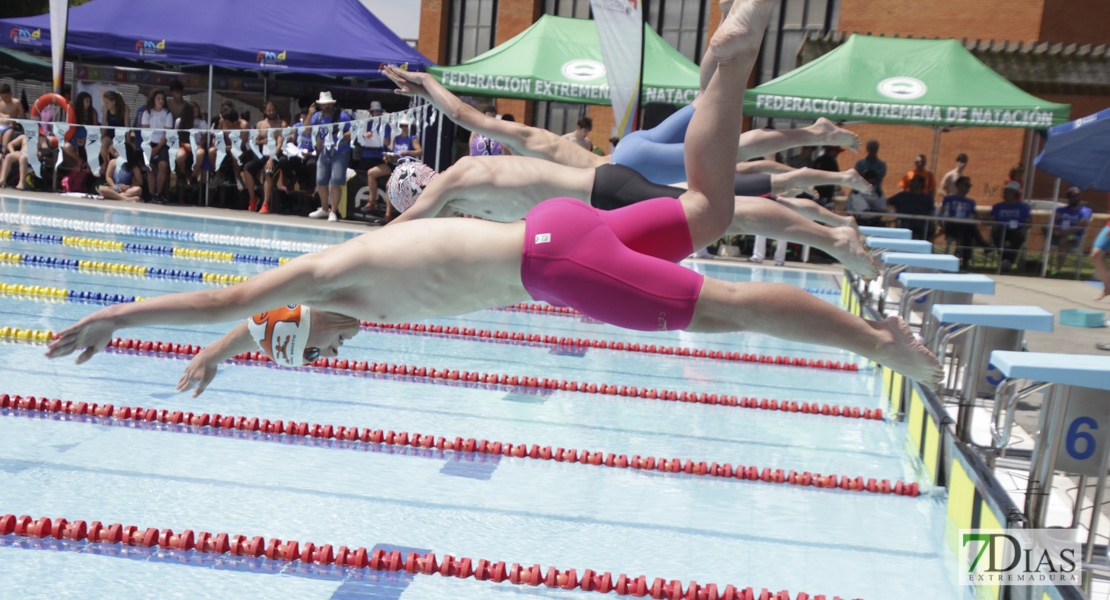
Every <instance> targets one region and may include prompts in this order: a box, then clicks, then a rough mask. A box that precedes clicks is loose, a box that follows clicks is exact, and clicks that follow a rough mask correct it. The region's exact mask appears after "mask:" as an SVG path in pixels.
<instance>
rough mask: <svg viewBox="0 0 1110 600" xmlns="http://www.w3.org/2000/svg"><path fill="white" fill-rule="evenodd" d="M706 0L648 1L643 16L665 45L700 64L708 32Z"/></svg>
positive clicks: (707, 4)
mask: <svg viewBox="0 0 1110 600" xmlns="http://www.w3.org/2000/svg"><path fill="white" fill-rule="evenodd" d="M709 2H710V0H648V1H647V2H645V3H644V11H645V15H644V18H645V19H647V22H648V24H649V25H651V28H652V29H654V30H655V32H656V33H658V34H659V35H660V37H662V38H663V39H664V40H666V41H667V43H668V44H670V45H671V46H674V48H675V49H676V50H678V51H679V52H681V53H682V55H683V56H685V57H686V58H688V59H690V60H691V61H693V62H694V64H701V57H702V54H704V53H705V44H706V40H707V39H708V38H707V34H708V31H709Z"/></svg>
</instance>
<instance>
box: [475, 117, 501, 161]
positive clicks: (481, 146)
mask: <svg viewBox="0 0 1110 600" xmlns="http://www.w3.org/2000/svg"><path fill="white" fill-rule="evenodd" d="M482 113H483V114H485V115H486V116H487V117H490V118H497V109H495V108H494V107H492V106H487V107H486V108H485V109H483V110H482ZM502 148H503V147H502V146H501V142H499V141H497V140H493V139H490V138H488V137H486V136H484V135H482V134H480V133H477V132H471V133H470V155H471V156H497V155H499V154H501V151H502Z"/></svg>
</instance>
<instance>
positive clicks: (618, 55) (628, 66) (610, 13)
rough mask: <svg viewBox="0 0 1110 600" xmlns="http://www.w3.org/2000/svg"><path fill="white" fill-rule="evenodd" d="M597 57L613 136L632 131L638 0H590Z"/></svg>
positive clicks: (639, 45)
mask: <svg viewBox="0 0 1110 600" xmlns="http://www.w3.org/2000/svg"><path fill="white" fill-rule="evenodd" d="M590 8H592V9H593V13H594V21H595V22H596V23H597V37H598V40H599V41H600V42H601V56H602V58H603V60H604V61H605V72H606V75H607V76H608V78H609V100H610V101H611V102H612V104H613V118H614V119H615V121H616V123H617V137H621V138H623V137H624V136H625V135H626V134H627V133H629V132H630V131H632V126H633V125H634V122H633V121H634V119H635V117H636V106H637V102H638V100H639V98H638V96H639V89H640V70H641V69H640V64H641V62H642V61H643V51H644V41H643V40H644V17H643V5H642V4H641V3H640V0H590Z"/></svg>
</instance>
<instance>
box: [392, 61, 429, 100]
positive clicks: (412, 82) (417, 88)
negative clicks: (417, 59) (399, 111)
mask: <svg viewBox="0 0 1110 600" xmlns="http://www.w3.org/2000/svg"><path fill="white" fill-rule="evenodd" d="M385 76H386V77H388V78H390V79H392V80H393V83H394V84H396V85H397V89H396V90H395V92H396V93H398V94H404V95H406V96H420V97H421V98H428V97H429V94H428V88H426V87H424V78H425V77H430V75H428V74H427V73H419V72H413V71H402V70H401V69H398V68H397V67H394V66H387V67H386V68H385Z"/></svg>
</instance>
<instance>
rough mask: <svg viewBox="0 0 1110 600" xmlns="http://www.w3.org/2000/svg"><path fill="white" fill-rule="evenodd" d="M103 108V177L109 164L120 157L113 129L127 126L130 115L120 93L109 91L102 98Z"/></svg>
mask: <svg viewBox="0 0 1110 600" xmlns="http://www.w3.org/2000/svg"><path fill="white" fill-rule="evenodd" d="M100 100H101V102H100V103H101V106H103V107H104V125H106V127H105V128H104V129H101V130H100V176H101V177H103V176H104V173H105V172H106V170H107V168H108V162H109V161H111V160H112V159H113V158H115V157H117V156H119V149H117V148H116V147H115V144H114V142H113V139H114V138H115V136H116V130H115V129H110V128H112V127H125V126H127V122H128V119H129V118H130V115H129V114H128V112H127V103H125V102H124V101H123V96H121V95H120V94H119V92H116V91H113V90H107V91H105V92H104V94H103V95H101V97H100Z"/></svg>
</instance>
